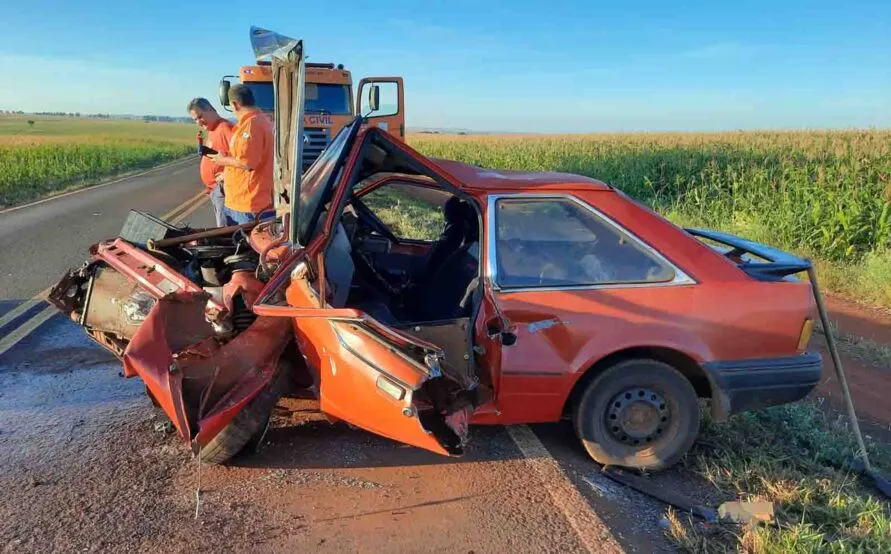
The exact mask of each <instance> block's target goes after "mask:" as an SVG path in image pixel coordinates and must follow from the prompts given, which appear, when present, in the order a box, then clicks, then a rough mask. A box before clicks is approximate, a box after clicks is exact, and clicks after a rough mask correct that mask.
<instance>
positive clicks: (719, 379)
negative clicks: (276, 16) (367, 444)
mask: <svg viewBox="0 0 891 554" xmlns="http://www.w3.org/2000/svg"><path fill="white" fill-rule="evenodd" d="M276 48H277V50H275V52H274V54H273V56H272V57H273V60H272V65H273V71H274V74H275V75H276V82H277V83H278V85H277V89H276V90H277V94H278V97H277V102H276V114H275V117H276V129H277V131H276V144H277V151H276V163H277V165H278V167H279V171H277V176H276V205H277V211H278V214H279V215H278V217H277V218H276V219H275V220H272V221H266V222H261V223H253V224H249V225H245V226H241V227H234V228H221V229H208V230H194V229H188V228H182V227H176V226H173V225H169V224H167V223H166V222H163V221H160V220H157V219H155V218H153V217H152V216H150V215H149V214H143V213H140V212H132V213H131V216H130V218H129V219H128V221H127V222H126V224H125V225H124V229H122V232H121V234H120V236H119V237H116V238H113V239H110V240H107V241H104V242H101V243H99V244H97V245H95V246H94V247H93V249H92V251H91V254H92V258H91V259H90V260H89V261H88V262H87V263H86V264H85V265H84V267H82V268H80V269H78V270H75V271H72V272H69V274H68V275H66V276H65V277H64V278H63V279H62V281H60V282H59V283H58V284H57V285H56V287H55V288H54V290H53V292H52V293H51V299H52V301H53V302H54V303H55V304H56V305H57V306H58V307H59V308H60V309H62V310H64V311H66V312H67V313H69V314H71V316H72V318H74V319H75V320H76V321H78V322H79V323H80V324H81V325H83V326H84V327H85V329H86V330H87V332H88V333H89V334H90V335H91V336H92V337H94V338H95V339H96V340H97V341H98V342H99V343H100V344H102V345H103V346H105V347H106V348H108V349H109V350H111V351H112V352H114V353H115V354H116V355H118V356H119V357H120V358H121V359H122V360H123V365H124V372H125V375H126V376H128V377H129V376H139V377H140V378H141V379H142V380H143V381H144V382H145V384H146V388H147V391H148V393H149V395H150V396H151V398H152V399H153V400H154V401H155V402H156V404H158V405H159V406H160V407H161V408H163V409H164V411H165V412H166V413H167V415H168V416H169V417H170V419H171V420H172V422H173V424H174V425H175V427H176V429H177V430H178V432H179V434H180V435H181V437H182V438H183V439H184V440H185V441H188V442H189V443H190V445H191V447H192V449H193V452H194V453H195V454H196V455H198V456H200V457H201V459H203V460H207V461H211V462H224V461H226V460H227V459H229V458H230V457H231V456H233V455H235V454H236V453H237V452H238V451H239V450H241V449H243V448H244V446H245V445H247V444H248V443H249V442H250V441H252V440H256V439H257V438H258V437H259V436H260V435H262V433H263V431H264V429H265V426H266V425H267V422H268V419H269V416H270V413H271V412H272V409H273V407H274V405H275V403H276V402H277V400H278V399H279V398H280V397H281V395H282V394H291V393H292V392H293V391H295V390H296V389H303V390H305V391H309V392H310V393H311V394H313V395H314V396H316V397H317V398H318V400H319V404H320V409H321V411H322V412H323V413H325V414H326V415H327V416H328V417H329V418H330V420H332V421H338V420H343V421H346V422H349V423H351V424H353V425H355V426H357V427H361V428H363V429H366V430H368V431H371V432H373V433H377V434H379V435H383V436H386V437H389V438H391V439H393V440H397V441H401V442H404V443H407V444H410V445H414V446H417V447H420V448H425V449H427V450H431V451H433V452H437V453H440V454H444V455H460V454H461V453H462V452H463V451H464V449H465V447H466V445H467V439H468V426H469V425H473V424H518V423H537V422H553V421H558V420H561V419H563V418H570V419H572V421H573V422H574V425H575V429H576V431H577V434H578V437H579V439H580V441H581V444H582V446H583V447H584V448H585V449H586V451H587V452H588V453H589V454H590V456H591V457H592V458H593V459H594V460H596V461H597V462H600V463H604V464H613V465H620V466H626V467H638V468H650V469H658V468H663V467H667V466H670V465H671V464H673V463H675V462H676V461H677V460H678V459H679V458H680V457H681V456H683V454H684V453H685V452H686V451H687V450H688V449H689V447H690V446H691V445H692V443H693V442H694V440H695V438H696V435H697V432H698V429H699V424H700V411H699V403H698V400H699V399H700V398H704V399H708V400H709V401H710V404H711V411H712V414H713V416H714V417H715V418H717V419H721V418H725V417H727V416H728V415H729V414H732V413H735V412H740V411H744V410H753V409H760V408H763V407H766V406H770V405H776V404H781V403H787V402H793V401H796V400H799V399H801V398H803V397H804V396H806V395H807V394H808V392H809V391H811V389H812V388H813V387H814V386H815V385H816V383H817V382H818V380H819V376H820V371H821V358H820V356H819V355H818V354H816V353H813V352H808V351H807V350H806V347H807V345H808V342H809V338H810V334H811V330H812V327H813V317H814V310H815V306H814V303H813V299H812V296H811V289H810V285H809V283H808V282H807V281H805V280H800V279H798V278H797V277H796V275H797V274H799V273H801V272H804V271H806V270H807V268H808V267H809V264H808V262H807V261H806V260H802V259H799V258H797V257H794V256H792V255H790V254H787V253H785V252H781V251H778V250H775V249H773V248H770V247H768V246H765V245H762V244H757V243H753V242H750V241H747V240H745V239H742V238H739V237H736V236H733V235H727V234H722V233H717V232H712V231H707V230H697V229H683V228H679V227H677V226H675V225H673V224H672V223H670V222H668V221H667V220H665V219H663V218H662V217H660V216H659V215H657V214H656V213H654V212H653V211H651V210H650V209H648V208H646V207H644V206H642V205H641V204H640V203H638V202H636V201H634V200H633V199H632V198H630V197H628V196H627V195H625V194H624V193H622V192H621V191H619V190H616V189H615V188H614V187H612V186H610V185H608V184H606V183H603V182H601V181H598V180H595V179H590V178H586V177H582V176H578V175H570V174H563V173H522V172H513V171H502V170H492V169H485V168H480V167H474V166H470V165H466V164H462V163H458V162H454V161H446V160H439V159H430V158H427V157H425V156H423V155H421V154H419V153H418V152H416V151H414V150H413V149H412V148H411V147H409V146H408V145H406V144H404V143H402V142H401V141H398V140H395V139H394V138H392V137H391V136H390V135H389V134H387V133H386V132H384V131H383V130H381V129H379V128H378V127H376V125H375V123H376V122H375V118H374V115H373V113H372V115H371V116H368V117H357V118H356V119H355V120H354V121H353V122H352V124H350V125H348V126H346V127H345V128H344V129H343V130H342V131H341V132H340V133H339V134H338V135H337V136H336V137H335V138H334V139H333V140H332V142H331V143H330V145H329V146H328V147H327V149H326V150H325V152H324V153H323V154H322V156H321V157H320V158H319V159H318V160H317V161H316V162H315V163H314V164H313V166H312V167H310V168H309V169H308V170H307V171H306V173H305V174H302V175H301V174H300V173H299V171H298V170H297V169H296V168H298V167H299V165H298V164H297V163H295V160H300V159H301V156H300V148H301V144H300V143H301V141H300V140H294V138H295V137H299V136H301V135H300V125H299V123H300V122H301V121H302V119H303V114H302V107H301V106H302V102H301V99H300V94H299V91H300V90H302V83H301V82H300V75H301V67H302V64H303V50H302V42H300V41H293V40H289V39H288V40H284V39H283V40H281V41H279V42H277V43H276ZM372 94H374V89H373V88H372ZM369 101H370V103H371V105H372V106H374V105H375V103H376V102H375V99H374V98H369Z"/></svg>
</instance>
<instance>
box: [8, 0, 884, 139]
mask: <svg viewBox="0 0 891 554" xmlns="http://www.w3.org/2000/svg"><path fill="white" fill-rule="evenodd" d="M774 4H775V2H734V3H732V4H728V5H725V3H723V2H716V1H714V0H712V1H710V2H701V3H700V2H686V3H677V2H651V1H647V2H638V3H631V2H596V1H591V0H578V1H565V2H561V1H556V0H552V1H551V2H541V1H540V0H536V1H525V0H517V1H512V2H505V3H491V2H486V1H484V0H475V1H470V2H465V1H463V0H452V1H449V2H442V3H434V2H429V3H423V2H420V1H418V2H401V1H397V2H384V1H380V0H379V1H377V2H360V3H353V2H346V1H341V2H334V1H331V0H328V1H326V2H307V1H301V2H295V1H293V0H292V1H289V2H280V1H278V0H267V1H266V2H241V3H226V2H210V3H194V2H182V1H179V2H168V1H160V0H159V1H152V2H149V1H145V0H125V1H118V2H113V3H111V2H109V3H108V4H106V3H105V2H96V1H92V0H78V1H76V2H71V1H43V0H29V1H26V2H10V3H9V4H7V5H6V6H5V7H4V8H3V13H2V16H0V109H23V110H27V111H35V110H59V111H82V112H95V111H102V112H110V113H154V114H167V115H185V113H184V106H185V105H186V103H187V102H188V100H189V99H190V98H191V97H192V96H196V95H203V96H207V97H208V98H210V99H211V100H213V101H214V103H216V87H217V83H218V81H219V79H220V76H222V75H224V74H233V73H237V71H238V67H239V66H240V65H244V64H248V63H250V62H251V61H252V53H251V49H250V44H249V41H248V29H249V27H250V26H251V25H257V26H260V27H266V28H271V29H273V30H276V31H279V32H281V33H283V34H287V35H290V36H296V37H301V38H303V39H304V40H305V43H306V48H307V51H308V53H309V55H310V57H311V60H313V61H319V62H324V61H334V62H337V63H343V64H345V65H346V67H347V68H348V69H350V70H351V71H352V73H353V78H354V80H355V81H356V82H358V79H359V78H361V77H363V76H371V75H378V76H381V75H393V74H398V75H402V76H404V77H405V80H406V120H407V125H408V126H409V127H429V126H435V127H460V128H468V129H473V130H479V131H525V132H586V131H604V130H606V131H611V130H710V129H738V128H745V129H749V128H802V127H808V128H819V127H889V126H891V2H888V1H887V0H886V1H858V2H839V1H837V0H836V1H833V2H823V1H822V0H814V1H811V2H799V1H794V2H779V3H777V4H781V5H774Z"/></svg>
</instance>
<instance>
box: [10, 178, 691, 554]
mask: <svg viewBox="0 0 891 554" xmlns="http://www.w3.org/2000/svg"><path fill="white" fill-rule="evenodd" d="M195 165H196V164H195V161H194V160H191V161H187V162H184V163H180V164H177V165H173V166H170V167H167V168H164V169H160V170H157V171H154V172H152V173H150V174H147V175H143V176H138V177H134V178H130V179H125V180H123V181H121V182H118V183H114V184H110V185H107V186H104V187H101V188H96V189H91V190H87V191H84V192H80V193H77V194H73V195H70V196H66V197H62V198H57V199H54V200H50V201H48V202H44V203H41V204H37V205H34V206H29V207H25V208H21V209H18V210H14V211H9V212H5V213H0V252H2V256H0V260H2V261H0V264H2V273H0V276H2V279H0V321H3V318H4V316H6V315H8V314H10V313H15V310H16V309H17V308H18V307H20V306H23V305H24V303H25V302H27V301H28V300H29V299H31V298H32V297H33V296H34V295H35V294H37V293H38V292H40V291H42V290H43V289H45V288H46V287H47V286H49V285H51V284H52V283H54V282H55V280H57V279H58V278H59V277H60V276H61V275H62V274H63V273H64V272H65V270H67V269H68V268H69V267H76V266H79V265H80V264H81V262H82V261H83V260H84V259H86V256H87V254H86V250H87V248H88V247H89V245H90V244H92V243H94V242H95V241H97V240H100V239H103V238H107V237H110V236H114V235H116V234H117V232H118V231H119V230H120V228H121V224H122V223H123V220H124V218H125V217H126V214H127V212H128V210H129V209H131V208H137V209H140V210H144V211H148V212H150V213H153V214H155V215H163V214H165V213H168V212H170V211H171V210H173V209H174V208H175V207H177V206H181V205H182V204H183V202H185V201H187V200H188V199H189V198H191V197H193V196H195V195H196V192H197V191H200V184H199V181H198V177H197V168H196V166H195ZM186 211H187V210H186ZM186 221H188V222H189V223H191V224H192V225H195V226H205V225H211V224H212V214H211V210H210V207H209V205H208V204H207V203H204V205H202V206H200V207H199V209H198V210H197V211H195V212H194V213H193V214H192V215H191V216H189V217H187V218H186ZM38 304H40V305H35V306H34V307H32V308H29V309H28V310H27V311H24V312H22V313H21V314H20V315H18V316H16V317H15V318H11V317H6V323H5V324H0V343H3V341H4V340H6V341H7V344H12V346H10V347H9V348H7V349H5V350H3V348H2V344H0V490H3V491H4V500H3V502H0V550H2V551H3V552H47V551H84V550H90V551H97V550H98V551H106V550H112V551H157V550H161V549H163V550H164V551H167V552H194V551H197V550H209V551H236V552H252V553H254V552H282V551H287V552H295V551H324V552H345V551H350V552H352V551H361V552H376V551H385V550H386V551H390V552H459V553H468V552H474V553H480V552H499V553H501V552H614V551H622V550H624V551H628V552H656V551H664V550H666V549H667V544H666V542H665V540H664V539H663V537H662V535H661V532H660V528H659V522H660V518H661V517H662V514H663V513H664V512H665V507H664V506H662V505H661V504H659V503H657V502H655V501H653V500H652V499H649V498H648V497H645V496H643V495H640V494H639V493H636V492H634V491H630V490H627V489H623V488H622V487H620V486H618V485H616V484H614V483H612V482H610V481H609V480H608V479H606V478H604V477H602V476H601V475H599V473H598V470H599V468H598V466H596V465H595V464H594V463H593V462H591V461H590V460H589V459H588V458H587V457H586V456H585V455H584V453H583V452H582V450H581V448H580V447H579V446H578V444H577V442H576V440H575V438H574V434H573V432H572V429H571V427H570V426H569V425H568V424H562V423H561V424H553V425H541V426H533V427H527V426H514V427H510V428H503V427H480V428H474V429H473V430H472V443H471V450H470V453H469V454H468V455H467V456H466V457H464V458H461V459H450V458H445V457H441V456H437V455H434V454H431V453H428V452H426V451H421V450H418V449H415V448H412V447H408V446H405V445H402V444H399V443H396V442H393V441H390V440H388V439H384V438H381V437H377V436H375V435H372V434H370V433H366V432H364V431H361V430H357V429H353V428H350V427H349V426H347V425H345V424H342V423H341V424H337V425H331V424H329V423H328V422H327V421H326V420H325V419H324V418H323V417H322V416H321V415H320V414H319V413H318V411H317V406H316V405H314V403H312V402H309V401H305V400H297V399H285V400H283V401H282V402H281V403H280V405H279V407H278V408H277V412H276V415H275V417H274V418H273V424H272V426H271V429H270V431H269V433H268V434H267V436H266V440H265V442H264V444H263V445H262V447H261V449H260V451H259V452H255V453H248V454H247V455H244V456H241V457H239V458H238V459H237V460H235V461H234V463H233V464H232V465H229V466H223V467H216V466H202V467H201V468H200V471H199V468H198V466H197V464H196V462H195V460H194V459H193V458H192V457H191V456H190V454H189V452H188V448H187V447H186V446H185V445H184V444H182V443H181V442H180V441H179V440H178V439H177V437H176V436H175V435H174V434H172V433H170V432H168V431H166V430H165V422H166V418H165V417H164V416H163V414H161V413H159V412H158V411H156V410H155V409H154V408H153V406H152V405H151V403H150V401H149V400H148V399H147V397H146V396H145V394H144V392H143V390H144V389H143V385H142V383H141V382H140V381H139V380H138V379H123V378H122V377H121V374H120V371H121V368H120V364H119V362H118V361H117V360H116V359H115V358H113V357H112V356H111V355H110V354H108V353H107V352H105V351H104V350H103V349H101V348H100V347H98V346H97V345H95V344H94V343H92V342H91V341H90V340H89V339H88V338H87V337H86V335H85V334H84V333H83V331H82V330H81V329H80V328H79V327H78V326H77V325H75V324H74V323H73V322H71V321H69V320H67V319H66V318H65V317H63V316H62V315H61V314H58V313H56V314H55V315H53V314H50V317H48V318H47V319H46V320H45V321H41V322H40V324H39V325H37V326H35V328H34V329H33V331H31V332H29V333H27V334H23V335H21V336H20V338H18V339H16V341H14V343H13V342H11V341H9V337H10V336H12V335H13V334H14V333H15V332H17V331H16V329H18V328H20V327H21V326H22V324H23V322H24V321H26V320H28V319H29V318H31V319H33V318H34V314H35V313H36V312H38V311H39V310H41V309H43V307H44V306H45V305H43V304H42V303H38ZM660 479H663V480H664V481H665V482H666V483H667V482H671V481H672V480H673V479H674V480H677V475H673V474H671V473H669V474H666V475H663V476H661V477H660ZM199 484H200V488H201V491H202V494H201V497H200V498H201V502H200V506H199V510H198V513H197V516H196V488H198V487H199Z"/></svg>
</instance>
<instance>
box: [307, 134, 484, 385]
mask: <svg viewBox="0 0 891 554" xmlns="http://www.w3.org/2000/svg"><path fill="white" fill-rule="evenodd" d="M362 148H363V150H362V154H361V160H360V162H359V163H358V164H357V165H356V166H355V169H354V171H353V175H351V176H350V181H351V183H354V184H353V186H352V187H351V189H350V194H349V195H348V197H347V198H346V199H345V200H344V205H343V209H342V210H340V213H341V216H340V219H339V221H336V222H335V226H334V233H333V236H332V238H331V240H330V242H329V243H328V246H327V249H326V251H325V275H326V277H327V286H328V287H330V289H331V291H332V298H331V300H330V303H331V305H332V307H335V308H357V309H360V310H362V311H363V312H365V313H366V314H368V315H369V316H370V317H372V318H374V319H376V320H377V321H379V322H380V323H382V324H385V325H388V326H390V327H393V328H396V329H399V330H401V331H404V332H407V333H409V334H412V335H415V336H418V337H419V338H422V339H424V340H427V341H429V342H431V343H433V344H436V345H437V346H439V347H440V348H442V349H443V350H444V351H445V352H446V356H445V360H444V361H443V365H444V367H443V370H444V371H448V370H451V371H454V372H455V374H456V376H457V375H460V376H462V377H464V378H471V379H472V376H473V373H474V372H473V371H472V369H471V362H470V361H469V360H467V359H466V356H465V355H466V354H467V353H468V351H469V349H470V344H471V342H470V341H471V333H472V325H471V324H470V322H471V321H473V319H474V317H475V314H476V310H477V309H478V306H479V301H480V298H481V294H480V293H481V291H480V288H479V282H480V279H479V275H480V263H479V260H480V235H481V233H480V231H481V226H482V217H481V212H480V208H479V207H478V206H476V205H475V201H474V200H472V199H471V198H469V197H467V198H465V197H462V196H459V195H458V194H460V193H458V194H456V192H457V191H454V192H452V191H449V190H447V187H448V185H445V186H443V185H442V184H440V183H439V182H438V181H437V179H436V177H435V176H434V175H432V174H431V172H429V171H427V170H426V169H425V168H423V167H422V166H420V165H419V164H417V162H415V160H414V159H413V158H412V157H411V156H408V155H407V154H406V153H405V152H403V151H402V150H401V149H399V148H398V147H397V146H396V145H394V144H390V143H388V141H387V140H386V139H383V138H381V137H380V136H379V135H377V134H374V133H369V135H368V136H366V139H365V144H364V145H363V146H362ZM397 188H398V191H399V194H400V197H399V198H398V199H397V201H412V198H421V199H427V202H425V203H424V204H425V205H426V206H427V209H428V210H429V211H432V212H436V213H435V215H437V216H438V217H437V218H434V220H435V221H440V222H441V228H439V229H435V232H436V234H435V236H434V237H431V238H428V239H427V240H418V239H407V238H400V236H399V233H398V229H394V228H393V227H392V225H388V224H387V223H385V222H384V221H382V219H381V217H380V215H379V213H378V212H377V211H376V210H375V208H374V206H372V205H371V204H373V202H369V201H368V199H369V198H370V197H372V194H373V193H374V192H375V191H383V190H385V189H390V190H393V189H397ZM431 199H434V200H432V201H431ZM328 208H329V209H331V206H328ZM325 219H326V215H324V214H323V216H322V217H321V218H320V220H319V225H321V222H323V221H324V220H325ZM431 234H432V233H431Z"/></svg>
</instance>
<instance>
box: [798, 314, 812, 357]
mask: <svg viewBox="0 0 891 554" xmlns="http://www.w3.org/2000/svg"><path fill="white" fill-rule="evenodd" d="M813 332H814V320H813V319H811V318H807V319H805V320H804V325H802V326H801V335H800V336H799V337H798V350H804V349H805V348H806V347H807V345H808V343H809V342H810V341H811V335H812V334H813Z"/></svg>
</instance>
